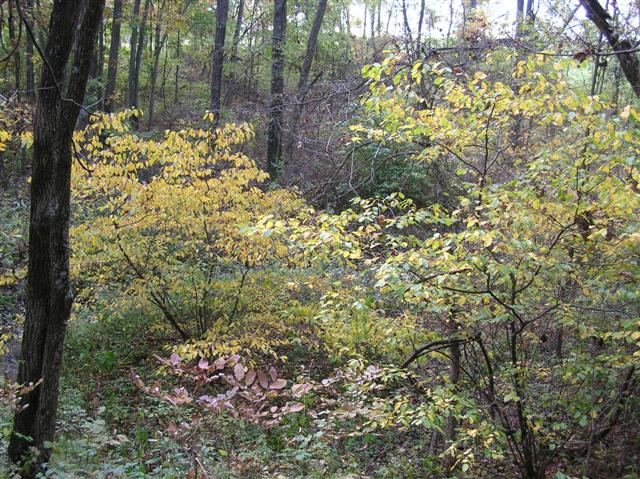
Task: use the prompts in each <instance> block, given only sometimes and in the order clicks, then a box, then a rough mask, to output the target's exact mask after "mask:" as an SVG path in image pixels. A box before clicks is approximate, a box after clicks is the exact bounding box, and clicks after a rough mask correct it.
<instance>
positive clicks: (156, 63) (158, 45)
mask: <svg viewBox="0 0 640 479" xmlns="http://www.w3.org/2000/svg"><path fill="white" fill-rule="evenodd" d="M166 39H167V34H166V33H165V34H164V36H162V24H161V23H160V19H158V23H157V24H156V38H155V47H154V52H153V53H154V55H153V68H152V70H151V93H150V95H149V118H148V120H147V128H151V125H152V123H153V113H154V109H155V105H156V84H157V83H158V68H159V67H160V54H161V53H162V47H163V45H164V42H165V40H166Z"/></svg>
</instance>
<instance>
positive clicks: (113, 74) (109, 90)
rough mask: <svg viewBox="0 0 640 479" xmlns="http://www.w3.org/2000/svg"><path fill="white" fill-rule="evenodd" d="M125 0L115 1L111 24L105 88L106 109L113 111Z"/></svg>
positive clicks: (106, 110)
mask: <svg viewBox="0 0 640 479" xmlns="http://www.w3.org/2000/svg"><path fill="white" fill-rule="evenodd" d="M123 3H124V0H114V2H113V23H112V24H111V45H110V47H109V66H108V70H107V84H106V87H105V90H104V111H105V112H107V113H113V107H114V104H115V93H116V80H117V77H118V54H119V52H120V30H121V25H122V6H123Z"/></svg>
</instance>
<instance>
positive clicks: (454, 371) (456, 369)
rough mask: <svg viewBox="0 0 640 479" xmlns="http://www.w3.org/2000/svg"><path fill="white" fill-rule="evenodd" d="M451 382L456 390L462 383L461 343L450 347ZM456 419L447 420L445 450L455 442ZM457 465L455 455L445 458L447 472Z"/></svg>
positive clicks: (455, 342) (452, 344) (447, 455)
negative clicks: (460, 382) (459, 383)
mask: <svg viewBox="0 0 640 479" xmlns="http://www.w3.org/2000/svg"><path fill="white" fill-rule="evenodd" d="M449 357H450V362H449V382H450V383H451V384H452V385H453V387H454V388H456V387H457V384H458V382H459V381H460V343H459V342H458V341H455V340H453V341H451V346H449ZM456 427H457V424H456V418H455V417H454V416H453V415H452V414H449V416H447V419H446V426H445V436H444V447H445V449H446V448H448V447H449V446H451V443H452V442H453V441H454V440H455V436H456ZM454 464H455V455H454V454H446V455H445V456H444V466H445V468H446V469H447V470H450V469H451V468H452V467H453V465H454Z"/></svg>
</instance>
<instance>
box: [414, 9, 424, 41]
mask: <svg viewBox="0 0 640 479" xmlns="http://www.w3.org/2000/svg"><path fill="white" fill-rule="evenodd" d="M424 9H425V1H424V0H420V16H419V17H418V37H417V45H416V48H417V49H420V44H421V42H422V24H423V23H424Z"/></svg>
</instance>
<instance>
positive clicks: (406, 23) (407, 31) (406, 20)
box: [402, 0, 413, 44]
mask: <svg viewBox="0 0 640 479" xmlns="http://www.w3.org/2000/svg"><path fill="white" fill-rule="evenodd" d="M402 18H403V20H404V36H405V38H406V39H407V40H408V41H409V44H411V43H413V39H412V38H411V27H410V26H409V17H408V14H407V1H406V0H402Z"/></svg>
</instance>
